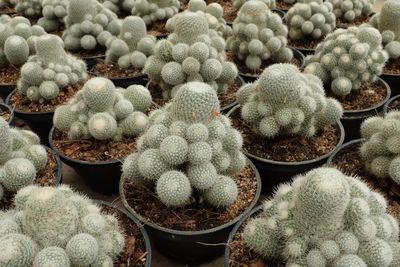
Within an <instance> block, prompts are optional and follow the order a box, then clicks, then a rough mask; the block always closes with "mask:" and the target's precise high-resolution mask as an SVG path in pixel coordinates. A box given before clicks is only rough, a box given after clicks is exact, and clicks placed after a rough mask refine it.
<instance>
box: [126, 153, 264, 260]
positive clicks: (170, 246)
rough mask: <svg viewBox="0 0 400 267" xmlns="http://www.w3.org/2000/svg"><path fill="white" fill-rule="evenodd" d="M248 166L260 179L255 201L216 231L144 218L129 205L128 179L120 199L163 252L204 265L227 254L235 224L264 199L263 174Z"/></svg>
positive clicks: (175, 257)
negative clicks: (180, 228) (163, 224)
mask: <svg viewBox="0 0 400 267" xmlns="http://www.w3.org/2000/svg"><path fill="white" fill-rule="evenodd" d="M248 163H249V164H250V166H251V167H252V169H253V171H254V172H255V174H256V179H257V192H256V195H255V197H254V200H253V202H252V203H251V204H250V205H249V207H247V209H246V210H245V211H244V212H243V213H242V214H241V215H240V216H238V217H236V218H235V219H234V220H232V221H230V222H228V223H226V224H223V225H220V226H218V227H215V228H212V229H207V230H202V231H178V230H172V229H167V228H164V227H161V226H158V225H157V224H154V223H152V222H151V221H149V220H148V219H146V218H143V217H142V216H141V215H139V214H138V213H136V212H135V210H134V209H133V208H132V207H130V206H129V204H128V202H127V200H126V198H125V195H124V190H123V180H124V179H121V183H120V196H121V199H122V202H123V203H124V206H125V207H126V209H127V210H128V211H129V212H130V213H132V214H133V216H135V217H136V218H137V219H138V220H139V221H140V222H141V223H142V224H144V225H145V228H146V230H147V232H148V233H149V235H150V237H151V239H152V241H153V244H154V245H155V246H157V247H158V248H159V250H160V252H161V253H163V254H165V255H167V256H168V257H171V258H173V259H175V260H177V261H180V262H184V263H200V262H204V261H207V260H209V259H210V258H213V257H215V256H218V255H219V254H221V253H223V250H224V244H225V243H226V241H227V240H228V236H229V232H230V231H231V230H232V228H233V226H234V224H235V223H237V222H238V221H239V220H241V219H242V218H243V217H245V216H246V215H247V214H248V213H249V212H250V211H251V209H252V208H253V207H254V206H255V205H256V203H257V201H258V199H259V197H260V193H261V179H260V175H259V173H258V171H257V169H256V168H255V166H254V165H253V163H251V162H250V161H249V160H248Z"/></svg>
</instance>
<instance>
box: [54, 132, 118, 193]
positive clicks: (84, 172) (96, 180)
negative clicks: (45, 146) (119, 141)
mask: <svg viewBox="0 0 400 267" xmlns="http://www.w3.org/2000/svg"><path fill="white" fill-rule="evenodd" d="M53 132H54V127H53V128H51V130H50V133H49V135H48V140H49V144H50V147H51V148H52V149H53V150H54V151H55V152H56V153H57V154H58V155H59V156H60V158H61V161H62V162H64V163H65V164H67V165H68V166H70V167H71V168H72V169H74V170H75V171H76V173H77V174H78V175H79V176H80V177H81V178H82V179H84V180H85V182H86V184H87V185H88V186H89V187H90V188H91V189H92V190H93V191H95V192H98V193H102V194H106V195H114V194H118V185H119V180H120V177H121V173H122V172H121V166H120V165H121V161H122V159H121V160H108V161H95V162H90V161H83V160H76V159H72V158H70V157H68V156H66V155H64V154H63V153H62V152H61V151H60V150H58V149H57V148H56V147H55V146H54V144H53Z"/></svg>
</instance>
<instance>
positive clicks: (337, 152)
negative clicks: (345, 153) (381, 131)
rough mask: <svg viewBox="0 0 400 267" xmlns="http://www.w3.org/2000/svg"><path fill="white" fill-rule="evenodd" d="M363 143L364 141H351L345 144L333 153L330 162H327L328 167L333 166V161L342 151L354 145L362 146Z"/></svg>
mask: <svg viewBox="0 0 400 267" xmlns="http://www.w3.org/2000/svg"><path fill="white" fill-rule="evenodd" d="M361 142H362V139H355V140H351V141H349V142H346V143H344V144H343V145H342V146H340V147H339V148H338V149H337V150H336V151H335V152H334V153H332V155H330V156H329V158H328V161H327V162H326V165H328V166H332V161H333V160H334V159H335V158H336V156H337V155H338V154H339V153H340V151H342V150H343V149H345V148H346V147H349V146H352V145H355V144H360V145H361Z"/></svg>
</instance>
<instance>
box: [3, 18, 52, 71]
mask: <svg viewBox="0 0 400 267" xmlns="http://www.w3.org/2000/svg"><path fill="white" fill-rule="evenodd" d="M43 34H46V32H45V31H44V29H43V28H42V27H40V26H38V25H34V26H31V23H30V22H29V20H28V19H26V18H24V17H20V16H17V17H13V18H11V17H10V16H8V15H1V16H0V67H7V66H8V65H10V64H11V65H22V64H24V63H25V62H26V61H27V60H28V57H29V55H32V54H34V53H35V40H36V39H37V38H38V36H41V35H43Z"/></svg>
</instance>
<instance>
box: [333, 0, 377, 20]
mask: <svg viewBox="0 0 400 267" xmlns="http://www.w3.org/2000/svg"><path fill="white" fill-rule="evenodd" d="M327 1H328V2H330V3H332V5H333V13H335V15H336V18H340V19H342V20H345V21H349V22H351V21H355V20H356V19H358V18H362V17H364V18H367V17H368V16H369V15H371V13H372V7H373V5H374V3H375V0H327Z"/></svg>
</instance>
